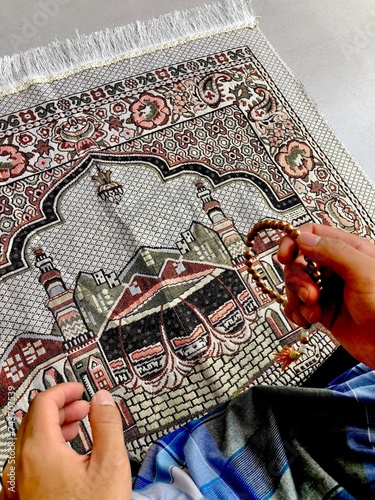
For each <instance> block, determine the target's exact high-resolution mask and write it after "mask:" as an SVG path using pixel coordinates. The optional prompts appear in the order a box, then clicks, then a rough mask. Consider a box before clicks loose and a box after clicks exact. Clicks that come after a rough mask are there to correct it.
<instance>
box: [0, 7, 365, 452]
mask: <svg viewBox="0 0 375 500" xmlns="http://www.w3.org/2000/svg"><path fill="white" fill-rule="evenodd" d="M166 33H167V35H166ZM168 37H169V38H168ZM155 44H156V45H155ZM1 64H2V66H1V68H2V71H1V74H2V77H1V78H2V87H3V92H2V93H1V95H0V110H1V113H0V114H1V116H0V216H1V220H0V278H1V282H2V283H1V289H0V290H1V311H2V313H1V318H0V329H1V342H0V356H1V372H0V381H1V391H0V398H1V401H0V406H1V409H2V410H1V417H0V432H1V436H2V441H1V445H0V446H1V449H0V454H1V461H2V462H3V461H4V459H5V458H6V457H7V456H8V455H9V450H10V449H11V448H10V447H11V442H12V441H11V439H12V437H13V436H14V433H15V429H16V428H17V426H18V425H19V423H20V422H21V420H22V418H23V416H24V415H25V412H26V411H27V408H28V405H29V404H30V402H31V400H32V399H33V397H35V395H36V394H37V393H38V392H39V391H42V390H44V389H46V388H48V387H50V386H52V385H54V384H58V383H61V382H63V381H76V380H77V381H80V382H82V384H83V385H84V388H85V397H86V398H87V399H90V398H91V396H92V395H93V394H94V393H95V392H96V391H97V390H99V389H102V388H105V389H108V390H110V391H111V393H112V395H113V396H114V398H115V400H116V402H117V404H118V407H119V410H120V412H121V415H122V418H123V422H124V429H125V438H126V440H127V443H128V448H129V451H130V452H131V454H132V455H133V456H134V457H135V458H137V459H141V458H142V457H143V456H144V453H145V451H146V450H147V448H148V447H149V445H150V444H151V443H152V442H153V441H155V439H156V438H159V437H161V436H163V435H165V434H166V433H167V432H169V431H171V430H172V429H175V428H177V427H179V426H180V425H182V424H184V423H185V422H187V421H188V420H190V419H191V418H193V417H201V416H202V415H204V414H206V413H207V412H208V411H209V410H212V409H213V408H215V407H216V406H217V405H219V404H221V403H223V402H226V401H227V400H228V399H229V398H231V397H232V396H233V395H235V394H236V393H238V392H241V391H243V390H244V389H245V388H246V387H248V386H250V385H253V384H260V383H263V384H264V383H265V384H280V385H299V384H301V383H302V382H303V381H304V380H305V379H306V378H307V377H308V376H309V375H311V374H312V373H313V372H314V371H315V369H316V368H317V367H318V366H319V365H320V364H321V363H322V362H323V361H324V360H325V359H326V358H327V357H328V356H329V355H330V354H331V353H332V352H333V350H334V349H335V347H336V344H335V342H334V341H333V340H332V339H331V338H330V337H329V335H328V334H327V333H326V332H325V331H324V329H323V328H322V327H321V326H319V325H314V326H313V327H312V328H311V335H312V341H311V343H310V344H309V347H308V352H307V355H306V356H305V357H304V358H303V359H301V360H300V361H298V362H297V363H295V364H293V365H292V366H291V367H290V368H289V369H288V370H286V371H285V372H281V371H280V368H279V367H278V366H275V363H274V356H273V354H274V353H275V352H277V351H279V350H280V348H282V347H283V346H285V345H289V344H292V343H293V342H295V341H296V340H297V339H298V338H299V335H300V331H299V330H300V329H299V328H297V327H296V325H294V324H292V323H291V322H290V321H288V320H287V319H286V318H285V316H284V315H283V311H282V309H281V308H280V306H279V304H278V303H276V302H275V300H271V299H270V297H268V296H267V295H265V294H264V293H262V290H261V289H259V288H258V287H257V286H256V284H255V283H254V282H252V280H251V279H250V278H249V275H248V273H247V272H246V267H245V265H244V259H243V256H242V252H243V242H244V238H245V235H246V233H247V232H248V230H249V229H250V228H251V227H252V226H253V224H254V223H256V222H257V221H259V220H262V219H264V218H277V219H281V218H282V219H285V220H286V221H289V222H291V223H293V224H294V225H295V226H297V227H298V226H300V225H302V224H304V223H306V222H310V221H315V222H319V223H322V224H329V225H333V226H337V227H340V228H342V229H345V230H347V231H353V232H356V233H358V234H360V235H362V236H366V237H368V238H372V237H373V236H374V229H375V228H374V224H373V223H372V217H373V214H374V202H373V200H372V197H370V196H369V193H372V187H371V185H370V183H369V181H368V180H367V178H366V177H365V176H364V175H363V174H362V172H361V170H360V169H359V167H358V166H357V165H356V164H355V163H354V161H353V160H352V159H351V158H350V156H349V155H348V154H347V152H346V151H345V149H344V148H343V146H342V145H341V144H340V143H339V141H338V140H337V139H336V138H335V136H334V134H333V133H332V131H331V130H330V128H329V127H328V126H327V124H326V123H325V121H324V119H323V118H322V116H321V115H320V113H319V111H318V110H317V109H316V107H315V105H314V104H313V102H312V101H311V99H310V98H309V97H308V96H307V94H306V92H305V91H304V89H303V87H302V86H301V84H300V83H298V82H297V81H296V80H295V78H294V77H293V75H292V74H291V73H290V71H289V70H288V68H287V67H286V66H285V65H284V63H283V62H282V61H280V59H279V57H278V56H277V54H275V52H274V51H273V49H272V48H271V47H270V46H269V44H268V42H267V41H266V40H265V38H264V36H263V35H262V33H261V32H260V30H259V29H258V28H257V26H256V23H255V21H254V17H253V16H252V13H251V10H250V8H249V6H248V4H247V2H243V1H240V0H238V1H234V0H231V1H228V2H225V3H223V4H222V5H216V6H209V7H205V8H203V9H196V10H193V11H191V12H190V13H187V12H185V13H179V14H174V15H167V16H164V17H162V18H161V19H160V20H154V21H152V22H150V23H148V24H147V23H146V24H138V25H136V26H131V27H126V28H120V29H118V30H113V31H106V32H103V33H97V34H94V35H92V36H91V37H87V38H80V39H78V40H77V41H74V42H66V43H64V44H58V43H57V44H54V45H53V46H51V47H47V48H44V49H38V50H37V51H31V52H30V53H26V54H24V55H21V56H16V57H14V58H13V59H10V60H4V61H2V63H1ZM25 68H26V69H25ZM279 237H280V234H278V232H277V231H264V232H263V233H261V234H260V237H259V238H258V239H257V241H256V250H257V253H258V257H259V258H258V262H257V270H258V272H259V273H260V274H261V276H262V278H263V280H264V281H266V282H267V284H269V285H270V286H273V287H274V288H276V289H278V290H279V291H280V292H282V290H283V272H282V268H281V266H280V264H279V263H278V261H277V259H276V251H277V242H278V239H279ZM72 446H73V447H74V448H75V449H77V450H79V451H81V452H87V451H89V450H90V447H91V434H90V429H89V425H88V422H87V421H84V422H83V423H82V426H81V429H80V433H79V435H78V436H77V438H76V439H75V440H74V441H73V442H72Z"/></svg>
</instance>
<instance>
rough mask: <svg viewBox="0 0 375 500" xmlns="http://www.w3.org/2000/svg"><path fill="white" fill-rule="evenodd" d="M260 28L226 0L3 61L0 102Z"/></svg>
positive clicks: (248, 12) (235, 0)
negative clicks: (186, 45)
mask: <svg viewBox="0 0 375 500" xmlns="http://www.w3.org/2000/svg"><path fill="white" fill-rule="evenodd" d="M256 25H257V22H256V20H255V16H254V14H253V10H252V5H251V0H224V1H222V2H221V3H214V4H209V5H204V6H202V7H195V8H193V9H189V10H182V11H175V12H171V13H169V14H165V15H163V16H161V17H159V18H157V19H151V20H149V21H144V22H139V21H138V22H136V23H133V24H129V25H127V26H122V27H119V28H115V29H109V28H108V29H106V30H103V31H98V32H95V33H93V34H91V35H79V34H78V32H77V38H76V39H73V40H66V41H65V42H60V41H56V42H53V43H51V44H50V45H47V46H45V47H38V48H35V49H30V50H28V51H26V52H21V53H20V54H15V55H12V56H5V57H3V58H1V59H0V97H1V96H5V95H8V94H12V93H15V92H20V91H22V90H25V89H26V88H28V87H30V86H31V85H34V84H37V83H44V82H47V81H48V82H49V81H51V80H55V79H59V78H65V77H67V76H69V75H71V74H75V73H77V72H80V71H83V70H85V69H89V68H95V67H100V66H104V65H106V64H111V63H113V62H116V61H118V60H122V59H128V58H133V57H138V56H141V55H144V54H146V53H148V52H153V51H155V50H163V49H166V48H170V47H174V46H176V45H179V44H182V43H184V42H186V41H189V40H192V39H199V38H203V37H206V36H212V35H215V34H218V33H221V32H223V30H224V31H227V30H229V29H230V30H233V29H236V28H238V29H240V28H244V27H251V28H254V27H255V26H256Z"/></svg>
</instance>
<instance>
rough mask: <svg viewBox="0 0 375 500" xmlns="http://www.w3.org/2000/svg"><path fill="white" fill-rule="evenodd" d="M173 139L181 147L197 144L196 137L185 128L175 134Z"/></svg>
mask: <svg viewBox="0 0 375 500" xmlns="http://www.w3.org/2000/svg"><path fill="white" fill-rule="evenodd" d="M175 139H176V141H177V142H178V144H179V146H181V147H182V148H183V149H186V148H187V147H189V146H195V145H196V144H197V139H196V138H195V137H194V135H193V132H192V131H191V130H185V131H184V132H183V133H182V134H175Z"/></svg>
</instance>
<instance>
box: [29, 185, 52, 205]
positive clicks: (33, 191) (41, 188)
mask: <svg viewBox="0 0 375 500" xmlns="http://www.w3.org/2000/svg"><path fill="white" fill-rule="evenodd" d="M47 189H48V186H47V184H46V183H45V182H39V184H38V185H37V186H36V187H35V188H33V187H31V186H29V187H27V188H26V189H25V193H26V196H27V197H28V199H29V201H30V203H31V204H32V205H37V203H38V201H39V199H40V198H41V197H42V196H43V195H44V193H45V191H46V190H47Z"/></svg>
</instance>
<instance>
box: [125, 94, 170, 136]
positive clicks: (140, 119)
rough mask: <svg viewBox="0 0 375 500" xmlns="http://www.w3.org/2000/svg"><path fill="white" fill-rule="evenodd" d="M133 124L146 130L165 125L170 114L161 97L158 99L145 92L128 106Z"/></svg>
mask: <svg viewBox="0 0 375 500" xmlns="http://www.w3.org/2000/svg"><path fill="white" fill-rule="evenodd" d="M130 113H131V119H132V120H133V122H134V123H135V124H136V125H137V126H139V127H141V128H144V129H146V130H151V129H153V128H155V127H158V126H161V125H165V124H166V123H167V121H168V119H169V116H170V114H171V112H170V109H169V108H168V105H167V102H166V100H165V99H164V98H163V97H158V96H155V95H153V94H149V93H148V92H145V93H144V94H142V95H141V96H140V98H139V100H138V101H136V102H133V104H132V105H131V106H130Z"/></svg>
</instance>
